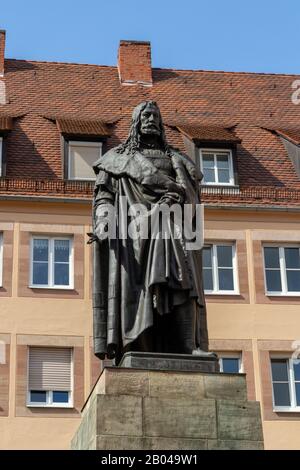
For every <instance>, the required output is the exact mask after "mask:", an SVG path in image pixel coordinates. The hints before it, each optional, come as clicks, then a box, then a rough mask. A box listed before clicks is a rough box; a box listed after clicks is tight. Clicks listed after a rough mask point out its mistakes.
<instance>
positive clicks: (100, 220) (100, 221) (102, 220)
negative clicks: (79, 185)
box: [94, 204, 113, 241]
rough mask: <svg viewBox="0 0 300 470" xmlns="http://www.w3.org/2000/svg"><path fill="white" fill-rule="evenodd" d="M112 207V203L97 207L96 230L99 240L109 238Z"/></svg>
mask: <svg viewBox="0 0 300 470" xmlns="http://www.w3.org/2000/svg"><path fill="white" fill-rule="evenodd" d="M112 207H113V206H112V205H111V204H100V205H99V206H98V207H97V209H96V215H95V229H94V232H95V235H96V237H97V238H98V240H99V241H102V240H105V239H106V238H108V235H109V233H108V230H109V219H110V214H111V209H112Z"/></svg>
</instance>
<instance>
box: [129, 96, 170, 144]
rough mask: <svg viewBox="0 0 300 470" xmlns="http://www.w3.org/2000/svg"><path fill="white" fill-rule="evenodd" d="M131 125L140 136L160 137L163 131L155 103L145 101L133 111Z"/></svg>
mask: <svg viewBox="0 0 300 470" xmlns="http://www.w3.org/2000/svg"><path fill="white" fill-rule="evenodd" d="M132 124H133V125H137V126H138V131H139V133H140V134H142V135H153V136H160V135H161V134H162V130H163V127H162V126H163V124H162V118H161V115H160V110H159V107H158V106H157V104H156V103H155V101H145V102H143V103H141V104H139V105H138V106H136V108H135V109H134V111H133V114H132Z"/></svg>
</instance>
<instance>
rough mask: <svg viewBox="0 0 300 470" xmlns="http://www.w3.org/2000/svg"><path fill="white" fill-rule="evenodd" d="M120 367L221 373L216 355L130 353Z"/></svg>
mask: <svg viewBox="0 0 300 470" xmlns="http://www.w3.org/2000/svg"><path fill="white" fill-rule="evenodd" d="M119 367H127V368H130V369H144V370H145V369H146V370H160V371H170V370H172V371H180V372H187V371H190V372H192V371H193V372H196V371H197V372H219V361H218V356H217V355H216V354H214V353H208V354H207V355H203V356H201V355H199V356H198V355H195V356H192V355H191V354H166V353H152V352H151V353H147V352H128V353H126V354H124V356H123V357H122V359H121V362H120V364H119Z"/></svg>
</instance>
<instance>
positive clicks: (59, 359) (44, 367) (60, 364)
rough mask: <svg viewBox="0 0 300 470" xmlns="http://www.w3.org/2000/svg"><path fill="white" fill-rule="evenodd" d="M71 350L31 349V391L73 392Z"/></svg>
mask: <svg viewBox="0 0 300 470" xmlns="http://www.w3.org/2000/svg"><path fill="white" fill-rule="evenodd" d="M71 356H72V349H71V348H44V347H31V348H30V349H29V390H63V391H70V390H71Z"/></svg>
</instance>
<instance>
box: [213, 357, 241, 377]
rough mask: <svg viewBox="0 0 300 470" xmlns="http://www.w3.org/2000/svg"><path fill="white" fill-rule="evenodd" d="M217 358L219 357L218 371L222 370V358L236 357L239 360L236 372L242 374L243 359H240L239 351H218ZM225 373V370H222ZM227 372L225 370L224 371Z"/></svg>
mask: <svg viewBox="0 0 300 470" xmlns="http://www.w3.org/2000/svg"><path fill="white" fill-rule="evenodd" d="M218 358H219V366H220V372H223V361H222V359H238V361H239V371H238V374H243V373H244V367H243V361H242V354H241V353H236V352H232V353H230V352H226V353H223V352H220V353H218ZM224 374H225V372H224ZM226 374H227V372H226Z"/></svg>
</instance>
